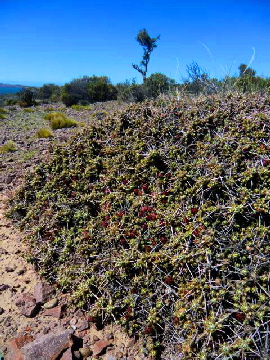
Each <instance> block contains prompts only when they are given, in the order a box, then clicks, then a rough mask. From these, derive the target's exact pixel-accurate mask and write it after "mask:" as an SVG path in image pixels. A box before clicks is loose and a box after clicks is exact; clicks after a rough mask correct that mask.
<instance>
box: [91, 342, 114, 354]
mask: <svg viewBox="0 0 270 360" xmlns="http://www.w3.org/2000/svg"><path fill="white" fill-rule="evenodd" d="M110 345H111V342H110V341H108V340H99V341H97V342H96V343H95V345H94V346H93V355H94V356H95V355H100V354H101V353H103V351H105V350H106V348H107V347H108V346H110Z"/></svg>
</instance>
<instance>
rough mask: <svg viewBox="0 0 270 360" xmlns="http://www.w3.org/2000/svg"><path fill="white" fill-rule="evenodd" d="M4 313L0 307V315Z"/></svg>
mask: <svg viewBox="0 0 270 360" xmlns="http://www.w3.org/2000/svg"><path fill="white" fill-rule="evenodd" d="M4 312H5V310H4V309H3V308H2V307H1V306H0V315H2V314H3V313H4Z"/></svg>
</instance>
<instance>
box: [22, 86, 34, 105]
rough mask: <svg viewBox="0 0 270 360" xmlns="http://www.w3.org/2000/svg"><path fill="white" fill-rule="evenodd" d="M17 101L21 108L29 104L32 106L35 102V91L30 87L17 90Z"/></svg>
mask: <svg viewBox="0 0 270 360" xmlns="http://www.w3.org/2000/svg"><path fill="white" fill-rule="evenodd" d="M19 99H20V100H19V102H18V104H19V105H20V106H21V107H23V108H26V107H29V106H33V105H35V104H36V101H35V91H33V90H32V89H30V88H29V89H28V88H25V89H22V90H21V91H20V92H19Z"/></svg>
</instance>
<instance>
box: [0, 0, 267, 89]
mask: <svg viewBox="0 0 270 360" xmlns="http://www.w3.org/2000/svg"><path fill="white" fill-rule="evenodd" d="M0 19H1V21H0V82H8V83H21V84H25V85H42V84H43V83H49V82H53V83H56V84H60V85H61V84H64V83H65V82H69V81H70V80H72V79H74V78H78V77H80V76H83V75H89V76H92V75H93V74H95V75H98V76H101V75H107V76H108V77H109V78H110V79H111V81H112V82H113V83H117V82H122V81H125V79H132V78H133V77H136V78H137V81H138V82H141V75H140V74H139V73H138V72H137V71H136V70H134V69H133V68H132V63H135V64H139V63H140V61H141V58H142V48H141V47H140V45H139V44H138V43H137V42H136V40H135V37H136V35H137V33H138V31H139V30H140V29H142V28H146V29H147V30H148V32H149V34H150V36H151V37H155V36H157V35H159V34H160V40H159V42H158V46H157V48H156V49H155V50H154V51H153V53H152V56H151V60H150V63H149V72H148V75H150V74H151V73H155V72H162V73H164V74H166V75H167V76H169V77H171V78H174V79H176V80H177V81H181V80H182V79H183V77H186V65H187V64H190V63H191V62H192V61H196V62H197V63H198V64H199V65H200V66H201V67H202V68H204V69H205V70H207V72H208V73H209V74H210V76H212V77H217V78H222V77H224V76H225V75H228V74H230V75H235V74H238V70H237V68H238V66H239V64H240V63H245V64H248V63H249V61H250V60H251V58H252V56H253V55H254V53H255V57H254V60H253V62H252V64H251V67H252V68H254V69H255V70H256V71H257V74H258V75H262V76H267V77H268V76H270V68H269V66H270V46H269V45H270V22H269V19H270V1H269V0H261V1H260V0H240V1H239V0H238V1H237V0H234V1H231V0H228V1H227V0H223V1H219V0H215V1H212V0H208V1H206V0H202V1H198V0H194V1H192V0H190V1H186V0H185V1H181V0H178V1H176V0H166V1H165V0H163V1H160V0H155V1H154V0H141V1H139V0H138V1H131V0H114V1H113V0H110V1H108V0H103V1H99V0H76V1H73V0H44V1H43V0H0Z"/></svg>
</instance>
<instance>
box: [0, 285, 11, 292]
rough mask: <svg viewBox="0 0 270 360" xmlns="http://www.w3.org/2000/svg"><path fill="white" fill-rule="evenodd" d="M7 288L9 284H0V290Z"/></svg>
mask: <svg viewBox="0 0 270 360" xmlns="http://www.w3.org/2000/svg"><path fill="white" fill-rule="evenodd" d="M8 288H9V285H7V284H1V285H0V291H4V290H6V289H8Z"/></svg>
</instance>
